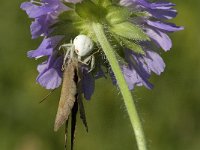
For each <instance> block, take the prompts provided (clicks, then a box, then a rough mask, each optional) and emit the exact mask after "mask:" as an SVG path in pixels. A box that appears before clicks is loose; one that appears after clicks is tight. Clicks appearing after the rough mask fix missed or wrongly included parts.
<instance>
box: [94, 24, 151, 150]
mask: <svg viewBox="0 0 200 150" xmlns="http://www.w3.org/2000/svg"><path fill="white" fill-rule="evenodd" d="M93 30H94V32H95V34H96V38H97V40H98V42H99V43H100V45H101V47H102V49H103V51H104V53H105V55H106V57H107V59H108V61H109V63H110V65H111V68H112V70H113V72H114V75H115V77H116V80H117V84H118V86H119V89H120V91H121V94H122V96H123V99H124V103H125V106H126V109H127V112H128V115H129V118H130V121H131V125H132V127H133V130H134V132H135V136H136V141H137V145H138V149H139V150H147V146H146V141H145V136H144V133H143V129H142V126H141V122H140V119H139V116H138V113H137V110H136V106H135V103H134V101H133V98H132V95H131V92H130V90H129V89H128V86H127V83H126V81H125V79H124V76H123V73H122V71H121V68H120V66H119V63H118V60H117V58H116V56H115V53H114V50H113V48H112V46H111V45H110V43H109V41H108V40H107V38H106V35H105V32H104V29H103V26H102V25H101V24H99V23H93Z"/></svg>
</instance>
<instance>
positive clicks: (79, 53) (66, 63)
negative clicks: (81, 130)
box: [54, 35, 94, 149]
mask: <svg viewBox="0 0 200 150" xmlns="http://www.w3.org/2000/svg"><path fill="white" fill-rule="evenodd" d="M60 48H63V49H64V50H66V52H65V57H64V60H63V66H62V70H63V82H62V89H61V96H60V101H59V105H58V111H57V114H56V119H55V124H54V131H57V130H58V129H59V128H60V127H61V126H62V125H63V124H65V123H66V126H65V147H66V143H67V124H68V119H69V115H70V114H71V149H73V143H74V135H75V127H76V115H77V112H78V109H79V112H80V118H81V119H82V121H83V124H84V125H85V127H86V130H87V131H88V126H87V121H86V116H85V109H84V106H83V102H82V89H81V88H82V85H81V84H82V82H81V81H82V76H83V75H82V71H81V66H82V65H85V64H87V65H89V63H91V64H90V70H89V71H92V70H93V69H94V56H93V55H90V56H88V55H89V54H90V53H91V51H92V50H93V42H92V40H91V39H90V38H89V37H87V36H85V35H78V36H77V37H76V38H75V39H74V41H73V43H70V44H64V45H62V46H61V47H60ZM85 56H88V57H86V58H85ZM82 57H84V59H83V60H82Z"/></svg>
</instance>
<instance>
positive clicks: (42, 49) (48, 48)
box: [27, 36, 63, 58]
mask: <svg viewBox="0 0 200 150" xmlns="http://www.w3.org/2000/svg"><path fill="white" fill-rule="evenodd" d="M62 38H63V37H62V36H54V37H50V38H47V39H44V40H43V41H42V43H41V44H40V46H39V47H38V48H37V49H36V50H31V51H29V52H28V53H27V55H28V57H30V58H40V57H43V56H50V55H52V52H53V50H54V48H55V47H56V46H57V45H58V43H59V42H60V41H61V39H62Z"/></svg>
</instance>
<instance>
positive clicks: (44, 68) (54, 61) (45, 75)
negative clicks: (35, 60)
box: [36, 53, 63, 89]
mask: <svg viewBox="0 0 200 150" xmlns="http://www.w3.org/2000/svg"><path fill="white" fill-rule="evenodd" d="M62 63H63V57H62V56H60V57H58V56H57V54H56V53H54V54H52V55H51V56H49V58H48V60H47V61H45V62H43V63H42V64H40V65H38V67H37V70H38V72H39V75H38V77H37V79H36V81H37V82H38V83H39V84H40V85H41V86H43V87H45V88H46V89H55V88H57V87H59V86H60V85H61V82H62V71H61V66H62Z"/></svg>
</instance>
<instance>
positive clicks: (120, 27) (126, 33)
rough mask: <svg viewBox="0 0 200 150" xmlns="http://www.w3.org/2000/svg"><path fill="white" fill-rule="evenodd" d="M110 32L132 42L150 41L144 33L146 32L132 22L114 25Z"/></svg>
mask: <svg viewBox="0 0 200 150" xmlns="http://www.w3.org/2000/svg"><path fill="white" fill-rule="evenodd" d="M110 31H111V32H113V33H115V34H117V35H120V36H122V37H124V38H127V39H131V40H136V41H137V40H138V41H146V40H150V39H149V37H148V36H147V35H146V34H145V33H144V31H143V30H142V29H141V28H140V27H138V26H136V25H134V24H133V23H130V22H123V23H120V24H116V25H113V26H112V27H111V28H110Z"/></svg>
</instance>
